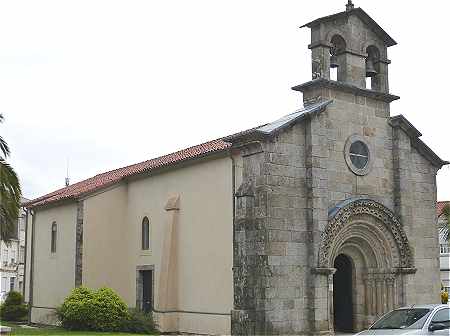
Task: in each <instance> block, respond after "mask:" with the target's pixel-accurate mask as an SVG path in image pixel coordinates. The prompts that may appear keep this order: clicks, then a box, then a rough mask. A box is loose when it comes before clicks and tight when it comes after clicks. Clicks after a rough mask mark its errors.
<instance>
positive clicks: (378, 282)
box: [375, 277, 383, 317]
mask: <svg viewBox="0 0 450 336" xmlns="http://www.w3.org/2000/svg"><path fill="white" fill-rule="evenodd" d="M375 282H376V287H377V299H376V300H377V310H376V315H377V317H379V316H380V315H381V314H382V313H383V280H382V279H380V278H379V277H377V278H376V280H375Z"/></svg>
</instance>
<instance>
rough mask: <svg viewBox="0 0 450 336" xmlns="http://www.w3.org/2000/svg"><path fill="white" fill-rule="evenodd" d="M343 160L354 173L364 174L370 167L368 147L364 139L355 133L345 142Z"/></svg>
mask: <svg viewBox="0 0 450 336" xmlns="http://www.w3.org/2000/svg"><path fill="white" fill-rule="evenodd" d="M344 154H345V161H346V162H347V166H348V167H349V168H350V170H351V171H352V172H354V173H355V174H356V175H366V174H367V173H368V172H369V170H370V167H371V159H370V147H369V144H368V143H367V142H366V140H365V139H364V138H363V137H361V136H359V135H357V134H355V135H352V136H350V137H349V138H348V139H347V142H346V144H345V153H344Z"/></svg>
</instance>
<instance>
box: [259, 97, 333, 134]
mask: <svg viewBox="0 0 450 336" xmlns="http://www.w3.org/2000/svg"><path fill="white" fill-rule="evenodd" d="M331 102H332V100H323V101H320V102H318V103H314V104H311V105H308V106H305V107H303V108H301V109H300V110H297V111H295V112H293V113H290V114H288V115H285V116H284V117H281V118H280V119H278V120H275V121H273V122H271V123H269V124H267V125H264V126H261V127H259V128H257V129H256V131H257V132H260V133H264V134H271V133H273V132H275V131H277V130H279V129H281V128H284V127H286V126H288V125H290V124H292V123H293V122H295V121H297V120H298V119H301V118H304V117H305V116H306V115H308V114H311V113H314V112H318V111H321V110H322V109H324V108H325V107H326V106H327V105H328V104H330V103H331Z"/></svg>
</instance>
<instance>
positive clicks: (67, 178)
mask: <svg viewBox="0 0 450 336" xmlns="http://www.w3.org/2000/svg"><path fill="white" fill-rule="evenodd" d="M65 184H66V187H68V186H69V184H70V179H69V158H67V165H66V181H65Z"/></svg>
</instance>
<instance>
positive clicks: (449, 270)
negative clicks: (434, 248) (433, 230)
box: [437, 201, 450, 292]
mask: <svg viewBox="0 0 450 336" xmlns="http://www.w3.org/2000/svg"><path fill="white" fill-rule="evenodd" d="M446 205H450V202H449V201H444V202H438V203H437V216H438V223H439V224H442V223H445V222H446V221H447V219H446V218H445V216H444V215H443V213H442V210H443V208H444V206H446ZM439 246H440V252H441V255H440V264H441V280H442V285H443V286H444V289H445V290H446V291H447V292H450V242H449V241H446V240H445V239H444V237H443V235H442V234H440V235H439Z"/></svg>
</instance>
